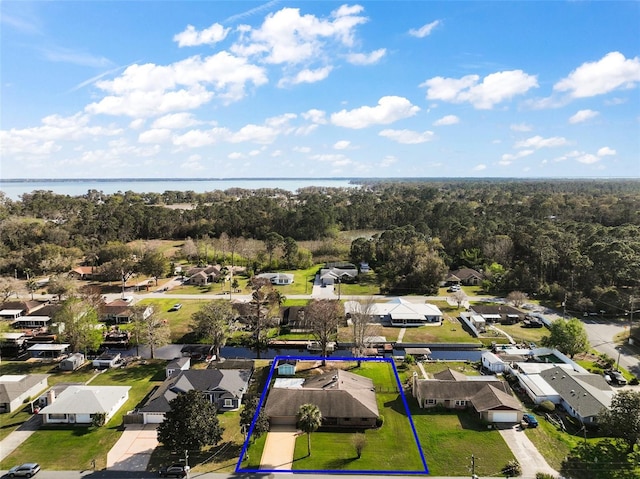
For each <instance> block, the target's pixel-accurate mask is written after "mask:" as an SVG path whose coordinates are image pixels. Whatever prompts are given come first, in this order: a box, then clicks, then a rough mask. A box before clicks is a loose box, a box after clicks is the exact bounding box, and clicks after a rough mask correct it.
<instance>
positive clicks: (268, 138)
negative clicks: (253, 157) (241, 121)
mask: <svg viewBox="0 0 640 479" xmlns="http://www.w3.org/2000/svg"><path fill="white" fill-rule="evenodd" d="M278 134H279V131H278V130H277V129H276V128H272V127H269V126H263V125H252V124H250V125H246V126H243V127H242V128H240V129H239V130H238V131H237V132H235V133H234V134H233V135H231V137H230V138H229V141H231V143H243V142H245V141H251V142H254V143H263V144H269V143H273V142H274V141H275V139H276V138H277V137H278Z"/></svg>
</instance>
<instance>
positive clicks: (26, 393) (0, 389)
mask: <svg viewBox="0 0 640 479" xmlns="http://www.w3.org/2000/svg"><path fill="white" fill-rule="evenodd" d="M48 378H49V375H48V374H3V375H2V376H0V413H5V412H13V411H16V410H17V409H19V408H20V406H22V405H23V404H24V401H25V400H26V399H29V398H31V397H33V396H37V395H38V394H40V392H42V391H43V390H44V389H46V388H47V387H48Z"/></svg>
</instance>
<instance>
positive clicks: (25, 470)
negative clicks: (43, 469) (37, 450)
mask: <svg viewBox="0 0 640 479" xmlns="http://www.w3.org/2000/svg"><path fill="white" fill-rule="evenodd" d="M39 470H40V464H38V463H35V462H28V463H26V464H22V465H20V466H14V467H12V468H11V469H9V470H8V471H7V474H8V475H9V477H31V476H34V475H36V474H37V473H38V471H39Z"/></svg>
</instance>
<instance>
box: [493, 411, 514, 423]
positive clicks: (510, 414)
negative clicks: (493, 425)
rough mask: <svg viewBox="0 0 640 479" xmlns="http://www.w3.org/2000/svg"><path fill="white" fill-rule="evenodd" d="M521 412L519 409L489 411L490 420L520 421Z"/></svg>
mask: <svg viewBox="0 0 640 479" xmlns="http://www.w3.org/2000/svg"><path fill="white" fill-rule="evenodd" d="M519 416H520V414H519V413H518V412H517V411H489V422H507V423H511V424H514V423H518V422H520V417H519Z"/></svg>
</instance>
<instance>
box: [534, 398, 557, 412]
mask: <svg viewBox="0 0 640 479" xmlns="http://www.w3.org/2000/svg"><path fill="white" fill-rule="evenodd" d="M538 408H539V409H540V410H541V411H543V412H553V411H555V410H556V405H555V404H553V403H552V402H551V401H549V400H548V399H547V400H546V401H542V402H541V403H540V404H539V405H538Z"/></svg>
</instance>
